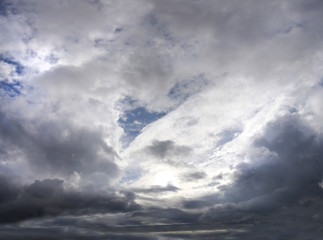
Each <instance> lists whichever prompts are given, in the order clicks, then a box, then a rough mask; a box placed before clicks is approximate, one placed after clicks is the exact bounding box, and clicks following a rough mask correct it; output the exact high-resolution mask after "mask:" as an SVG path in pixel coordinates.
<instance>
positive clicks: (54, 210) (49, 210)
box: [0, 176, 140, 224]
mask: <svg viewBox="0 0 323 240" xmlns="http://www.w3.org/2000/svg"><path fill="white" fill-rule="evenodd" d="M0 186H2V188H1V199H0V216H1V217H0V223H2V224H3V223H10V222H18V221H22V220H26V219H31V218H39V217H45V216H56V215H60V214H74V215H89V214H94V213H118V212H131V211H135V210H138V209H140V206H139V205H138V204H136V203H135V202H134V198H135V196H134V194H133V193H131V192H122V193H121V194H122V195H120V194H119V195H117V194H115V193H113V192H112V193H104V192H77V191H71V190H65V189H64V188H63V180H59V179H44V180H42V181H40V180H36V181H35V182H34V183H32V184H30V185H25V186H21V185H18V184H15V183H14V182H12V181H11V180H10V179H9V178H8V177H6V176H1V177H0Z"/></svg>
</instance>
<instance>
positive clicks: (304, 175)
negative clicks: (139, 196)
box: [184, 115, 323, 239]
mask: <svg viewBox="0 0 323 240" xmlns="http://www.w3.org/2000/svg"><path fill="white" fill-rule="evenodd" d="M254 146H255V148H258V149H260V148H262V149H263V148H266V149H267V150H269V152H270V154H268V156H265V157H263V158H262V159H259V158H260V156H261V155H259V154H254V155H253V154H251V158H258V159H253V163H248V164H247V163H245V164H241V165H240V166H239V168H238V170H237V172H236V173H235V176H234V182H233V184H231V185H222V186H220V187H219V189H220V190H221V194H219V195H216V196H213V204H217V206H216V207H214V208H211V209H210V210H208V211H207V212H206V213H205V214H204V215H203V216H202V217H201V218H200V221H202V222H205V223H211V222H212V223H218V224H220V223H222V224H228V226H229V225H232V224H237V223H239V224H241V223H243V224H252V227H251V228H250V229H249V231H250V232H249V233H248V236H250V237H252V238H251V239H257V238H256V236H257V237H260V236H266V237H267V239H277V237H278V236H281V235H285V236H290V237H291V236H294V237H296V238H295V239H302V237H301V236H303V235H299V236H298V235H297V234H296V233H295V232H294V231H300V232H304V231H305V232H308V233H309V237H308V239H311V238H312V239H314V238H315V237H316V236H319V234H321V232H320V231H321V230H320V229H321V228H320V227H319V223H322V220H323V219H322V216H321V214H320V213H319V209H322V207H323V205H322V199H323V189H322V188H321V187H320V184H319V183H320V182H321V181H322V173H323V158H322V156H323V138H322V136H321V135H317V134H315V133H314V132H313V130H312V129H311V128H310V127H309V126H308V125H307V124H306V123H305V122H304V121H303V120H302V119H301V118H300V117H299V116H297V115H288V116H285V117H281V118H280V119H278V120H276V121H274V122H272V123H269V124H268V125H267V127H266V130H265V132H264V133H263V135H262V136H259V137H257V138H256V140H255V141H254ZM207 199H208V201H207V200H204V201H203V200H200V201H199V202H195V205H197V206H200V207H203V206H208V205H209V203H210V202H209V200H210V199H212V196H208V198H207ZM186 205H188V206H186ZM192 205H193V206H192ZM184 206H186V207H194V202H185V203H184ZM296 216H297V217H296ZM295 217H296V218H297V219H299V220H297V219H295ZM301 219H302V220H301ZM279 224H282V225H285V224H287V225H288V226H287V227H286V228H281V227H279V226H282V225H279ZM253 226H254V227H253ZM256 226H257V227H256ZM297 229H299V230H297ZM276 230H277V232H276V233H275V231H276ZM255 232H256V233H255ZM253 234H255V235H253ZM270 234H272V236H270V237H269V236H268V235H270ZM265 239H266V238H265Z"/></svg>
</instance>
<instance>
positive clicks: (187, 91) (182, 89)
mask: <svg viewBox="0 0 323 240" xmlns="http://www.w3.org/2000/svg"><path fill="white" fill-rule="evenodd" d="M207 84H208V80H207V79H206V78H205V76H204V74H199V75H197V76H194V77H192V78H191V79H188V80H184V81H178V82H176V83H175V85H174V86H173V87H172V88H171V90H170V91H169V93H168V97H170V98H172V99H174V100H177V101H178V102H179V103H182V102H184V101H185V100H186V99H187V98H189V97H190V96H192V95H193V94H195V93H198V92H199V91H201V89H202V88H204V87H205V86H207Z"/></svg>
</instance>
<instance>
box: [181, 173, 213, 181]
mask: <svg viewBox="0 0 323 240" xmlns="http://www.w3.org/2000/svg"><path fill="white" fill-rule="evenodd" d="M206 176H207V174H206V173H205V172H203V171H196V172H189V173H185V174H183V176H182V178H183V180H184V181H188V182H191V181H196V180H200V179H203V178H205V177H206Z"/></svg>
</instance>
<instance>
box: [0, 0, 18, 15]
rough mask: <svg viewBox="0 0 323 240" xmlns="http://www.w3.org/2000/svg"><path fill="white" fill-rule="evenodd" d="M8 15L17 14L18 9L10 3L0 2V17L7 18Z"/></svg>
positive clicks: (3, 0) (4, 0)
mask: <svg viewBox="0 0 323 240" xmlns="http://www.w3.org/2000/svg"><path fill="white" fill-rule="evenodd" d="M9 14H14V15H16V14H18V9H17V8H14V7H13V3H11V2H10V1H6V0H2V1H0V15H2V16H8V15H9Z"/></svg>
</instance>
